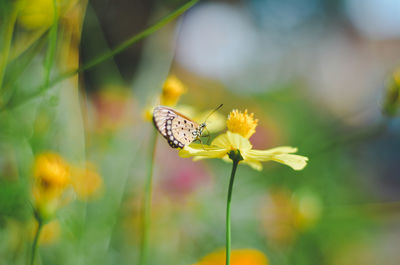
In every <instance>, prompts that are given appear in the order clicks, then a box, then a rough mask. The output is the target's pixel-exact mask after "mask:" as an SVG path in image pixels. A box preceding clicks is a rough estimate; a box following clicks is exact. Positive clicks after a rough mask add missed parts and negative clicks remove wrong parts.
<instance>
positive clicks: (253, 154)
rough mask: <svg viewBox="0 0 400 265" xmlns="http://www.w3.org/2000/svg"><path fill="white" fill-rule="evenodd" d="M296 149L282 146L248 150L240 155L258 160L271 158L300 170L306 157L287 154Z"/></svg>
mask: <svg viewBox="0 0 400 265" xmlns="http://www.w3.org/2000/svg"><path fill="white" fill-rule="evenodd" d="M296 151H297V148H294V147H289V146H282V147H277V148H273V149H269V150H248V151H246V152H242V156H243V158H244V159H245V160H253V161H254V160H256V161H260V162H262V161H270V160H273V161H276V162H279V163H282V164H285V165H287V166H290V167H291V168H293V169H294V170H301V169H303V168H304V167H305V166H306V164H307V161H308V158H307V157H305V156H300V155H293V154H289V153H293V152H296Z"/></svg>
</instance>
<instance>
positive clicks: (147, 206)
mask: <svg viewBox="0 0 400 265" xmlns="http://www.w3.org/2000/svg"><path fill="white" fill-rule="evenodd" d="M156 143H157V132H156V130H154V129H152V135H151V143H150V144H151V146H150V148H151V154H150V155H151V158H150V163H149V168H148V175H147V179H146V184H145V190H144V193H145V194H144V196H145V197H144V201H143V209H142V211H143V212H142V218H143V219H142V229H143V230H142V238H141V245H140V254H139V255H140V256H139V264H140V265H146V264H147V259H148V256H149V228H150V225H151V199H152V186H153V185H152V184H153V169H154V160H155V154H156Z"/></svg>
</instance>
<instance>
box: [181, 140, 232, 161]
mask: <svg viewBox="0 0 400 265" xmlns="http://www.w3.org/2000/svg"><path fill="white" fill-rule="evenodd" d="M227 152H228V151H227V150H226V149H225V148H221V147H217V146H210V145H201V144H193V143H192V144H190V145H189V146H185V147H184V148H183V149H182V150H180V151H179V156H180V157H184V158H185V157H191V156H195V157H196V159H199V158H222V157H223V156H224V155H226V153H227Z"/></svg>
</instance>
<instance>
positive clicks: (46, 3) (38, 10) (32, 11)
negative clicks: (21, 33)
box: [18, 0, 59, 30]
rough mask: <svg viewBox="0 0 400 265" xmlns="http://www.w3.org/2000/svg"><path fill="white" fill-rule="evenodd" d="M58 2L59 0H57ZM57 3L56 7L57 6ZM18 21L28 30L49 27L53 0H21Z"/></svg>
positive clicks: (52, 11) (52, 12)
mask: <svg viewBox="0 0 400 265" xmlns="http://www.w3.org/2000/svg"><path fill="white" fill-rule="evenodd" d="M57 2H58V3H59V0H57ZM58 6H59V5H58V4H57V9H58V10H59V8H58ZM19 8H20V9H19V16H18V23H19V24H20V25H21V26H22V27H24V28H25V29H28V30H35V29H39V28H47V27H50V26H51V24H52V23H53V21H54V11H55V8H54V1H53V0H21V1H20V2H19Z"/></svg>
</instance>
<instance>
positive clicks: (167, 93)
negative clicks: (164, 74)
mask: <svg viewBox="0 0 400 265" xmlns="http://www.w3.org/2000/svg"><path fill="white" fill-rule="evenodd" d="M185 91H186V89H185V86H184V85H183V83H182V82H181V81H180V80H179V79H178V78H177V77H176V76H174V75H170V76H169V77H168V78H167V80H166V81H165V82H164V85H163V87H162V93H161V97H160V104H161V105H164V106H175V105H176V103H178V100H179V98H180V97H181V95H182V94H183V93H185Z"/></svg>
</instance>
